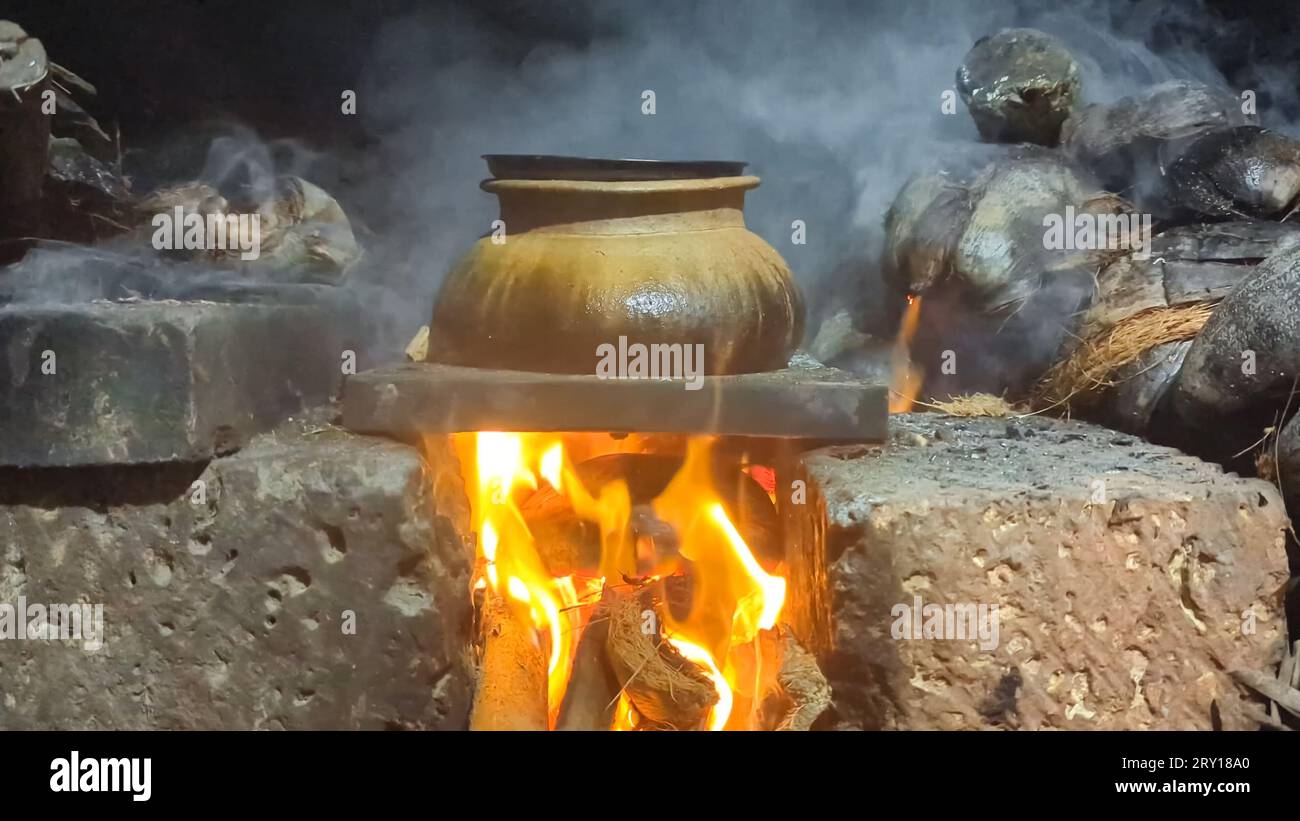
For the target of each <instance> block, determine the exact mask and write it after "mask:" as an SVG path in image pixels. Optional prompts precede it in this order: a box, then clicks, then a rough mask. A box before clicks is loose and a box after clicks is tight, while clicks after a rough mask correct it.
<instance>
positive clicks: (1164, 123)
mask: <svg viewBox="0 0 1300 821" xmlns="http://www.w3.org/2000/svg"><path fill="white" fill-rule="evenodd" d="M1254 122H1255V118H1254V116H1253V115H1247V114H1245V113H1243V112H1242V110H1241V100H1240V99H1239V98H1237V97H1236V96H1234V95H1233V94H1231V93H1229V92H1226V91H1221V90H1219V89H1215V88H1211V87H1209V86H1206V85H1203V84H1201V83H1196V82H1191V81H1187V80H1172V81H1169V82H1165V83H1160V84H1158V85H1154V86H1151V87H1150V88H1147V89H1144V90H1143V91H1142V92H1140V93H1138V94H1135V95H1133V96H1131V97H1125V98H1123V99H1121V100H1118V101H1117V102H1115V103H1110V104H1106V105H1099V104H1094V105H1088V106H1084V107H1082V108H1080V109H1078V110H1077V111H1076V112H1075V113H1074V114H1072V115H1071V116H1070V118H1069V119H1068V120H1066V122H1065V124H1064V125H1063V126H1062V128H1061V145H1062V148H1064V150H1065V152H1066V154H1067V155H1069V156H1070V157H1071V158H1072V159H1073V160H1074V161H1075V162H1078V163H1079V164H1080V165H1082V166H1083V167H1084V168H1086V169H1087V170H1088V171H1089V172H1090V173H1092V174H1093V175H1095V176H1096V177H1097V179H1098V180H1099V181H1100V182H1101V184H1102V185H1104V186H1106V187H1107V188H1108V189H1109V190H1111V191H1116V192H1119V193H1121V194H1123V195H1124V196H1125V197H1126V198H1128V199H1129V200H1131V201H1133V202H1135V203H1136V204H1137V205H1138V207H1139V208H1142V209H1144V210H1151V211H1154V212H1157V213H1162V214H1163V212H1164V209H1165V191H1164V186H1165V180H1164V179H1163V174H1162V169H1164V168H1165V167H1166V166H1167V165H1168V164H1169V163H1171V162H1173V161H1174V160H1175V159H1177V158H1178V156H1179V155H1180V154H1181V153H1182V152H1183V151H1184V150H1185V149H1186V148H1187V146H1189V145H1190V144H1191V143H1193V142H1194V141H1195V140H1197V139H1199V138H1200V137H1202V136H1204V135H1206V134H1209V133H1212V132H1215V131H1221V130H1224V129H1228V128H1232V127H1234V126H1239V125H1249V124H1252V123H1254Z"/></svg>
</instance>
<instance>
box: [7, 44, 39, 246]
mask: <svg viewBox="0 0 1300 821" xmlns="http://www.w3.org/2000/svg"><path fill="white" fill-rule="evenodd" d="M48 89H49V61H48V60H47V58H46V56H45V47H44V46H42V45H41V41H40V40H37V39H36V38H35V37H30V36H28V34H27V32H26V31H24V30H23V29H22V27H21V26H19V25H18V24H16V23H11V22H9V21H8V20H0V240H6V239H16V238H21V237H31V236H35V235H36V233H37V231H38V230H39V227H40V223H41V189H42V186H43V185H44V180H45V165H46V158H47V156H48V152H49V145H50V115H49V114H48V113H46V112H45V111H44V110H42V102H43V100H42V95H43V94H44V92H45V91H46V90H48ZM17 250H18V251H19V252H21V248H18V249H17ZM14 252H15V248H13V247H5V246H4V245H0V258H4V257H6V256H8V255H12V254H13V253H14Z"/></svg>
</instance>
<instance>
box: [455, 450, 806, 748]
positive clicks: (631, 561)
mask: <svg viewBox="0 0 1300 821" xmlns="http://www.w3.org/2000/svg"><path fill="white" fill-rule="evenodd" d="M603 439H604V442H603V443H602V442H601V441H599V439H598V438H597V437H594V436H593V435H590V434H564V435H560V434H540V433H496V432H480V433H466V434H456V435H455V436H454V437H453V440H454V444H455V447H456V449H457V451H458V453H459V454H460V456H461V461H462V464H463V465H472V466H473V470H472V471H471V473H472V475H471V476H470V477H469V488H470V506H471V511H472V517H471V518H472V521H473V525H474V529H475V532H477V533H478V547H477V550H478V555H477V561H476V569H475V573H474V576H473V578H472V580H471V585H472V586H473V587H474V588H475V589H486V590H488V591H491V593H492V594H495V595H501V596H504V597H505V598H506V600H507V601H508V602H509V603H510V606H511V607H512V608H514V610H515V612H516V613H517V614H518V616H519V617H520V618H523V619H527V621H528V623H529V624H531V625H532V627H533V629H534V632H535V637H536V641H537V644H538V646H539V647H541V648H542V649H543V650H544V651H545V652H546V653H547V654H548V668H547V669H548V681H547V702H548V707H549V710H550V715H551V723H552V726H554V721H555V718H556V716H557V714H558V711H559V706H560V703H561V701H562V699H563V696H564V691H565V688H566V686H567V684H568V677H569V674H570V668H571V667H572V663H573V651H574V649H575V648H574V644H575V637H577V636H579V635H581V631H582V628H583V626H584V624H585V620H586V618H587V617H588V615H589V613H590V611H591V609H592V608H590V607H586V606H584V605H589V604H592V603H594V602H596V601H597V600H598V599H599V597H600V595H601V591H602V589H603V588H604V585H605V581H606V579H612V580H616V581H615V583H616V584H617V583H619V582H623V583H629V582H628V581H627V580H632V579H636V578H640V577H644V576H645V575H646V574H645V573H641V574H640V575H638V571H639V570H641V571H644V570H645V569H646V568H644V567H639V566H638V552H637V544H636V540H635V539H634V537H633V533H632V524H631V522H632V501H631V498H630V494H629V491H628V488H627V485H626V483H624V482H622V481H612V482H608V483H606V484H605V485H604V486H602V487H601V488H600V490H599V491H598V492H596V493H594V494H593V493H592V492H591V491H589V490H588V489H587V487H586V486H585V485H584V484H583V482H582V481H581V480H580V479H579V478H578V476H577V474H576V473H575V472H574V464H575V463H574V461H573V458H574V456H575V455H578V454H580V455H581V456H582V457H583V458H590V457H591V456H594V455H601V451H604V452H606V453H608V452H615V451H620V450H625V449H627V448H628V441H627V440H628V439H632V437H627V439H624V440H621V441H615V440H613V439H610V438H609V437H607V436H606V437H603ZM636 446H638V445H633V447H636ZM710 446H711V439H709V438H708V437H693V438H691V439H690V440H689V441H688V443H687V451H686V460H685V462H684V464H683V465H682V467H681V468H680V469H679V470H678V471H677V473H676V474H675V475H674V477H673V478H672V480H671V481H670V482H669V484H668V486H667V487H666V488H665V489H664V490H663V492H662V493H660V494H659V496H658V497H656V498H655V499H654V500H653V501H652V503H651V506H652V508H653V510H654V512H655V514H656V515H657V516H658V517H659V518H660V519H662V520H663V522H665V523H667V524H669V525H671V526H672V527H673V529H674V530H675V532H676V533H677V537H678V544H679V551H678V555H676V556H672V557H669V558H667V559H663V558H660V559H656V560H655V561H656V563H657V566H654V567H653V568H651V569H650V570H651V572H650V575H651V577H652V578H658V577H660V576H667V575H670V574H688V575H689V576H690V577H691V579H692V585H691V589H692V603H691V608H690V613H689V614H688V615H687V617H686V618H683V619H678V618H675V617H674V615H673V614H672V613H671V612H667V607H666V606H665V608H664V610H665V612H663V613H662V614H661V616H662V622H663V625H664V629H663V633H664V636H665V639H666V640H667V641H669V642H670V643H671V644H672V646H673V647H675V648H676V649H677V650H678V652H680V653H681V654H682V656H683V657H685V658H686V659H688V660H690V661H692V662H695V663H696V664H698V665H700V667H701V668H703V670H704V673H705V675H706V676H708V678H709V679H710V680H711V681H712V682H713V685H714V687H715V689H716V690H717V692H718V701H717V703H716V704H715V705H714V707H713V709H712V710H711V712H710V714H709V716H708V718H707V720H706V725H707V727H708V728H709V729H711V730H720V729H723V728H729V727H736V726H744V722H745V721H746V720H748V713H747V712H745V710H744V709H743V708H744V707H745V706H746V705H748V703H749V702H748V701H746V699H747V698H749V697H750V696H751V695H752V693H753V692H754V688H753V684H752V682H750V681H748V680H743V681H742V679H743V678H745V676H744V675H742V674H740V673H738V672H737V671H738V670H749V669H752V664H749V665H748V666H747V665H746V664H745V663H737V662H738V659H740V658H741V656H744V657H745V658H749V657H752V655H753V654H754V649H755V648H756V647H757V641H758V637H759V633H760V631H763V630H770V629H772V628H773V627H775V626H776V624H777V622H778V620H779V618H780V614H781V609H782V606H783V605H784V603H785V597H786V580H785V579H784V578H782V577H781V576H779V575H774V574H772V573H768V572H767V571H766V570H764V568H763V567H762V566H761V565H760V564H759V562H758V561H757V559H755V557H754V554H753V552H752V551H751V550H750V548H749V546H748V545H747V544H746V542H745V539H744V537H743V536H742V535H741V532H740V530H739V529H738V528H737V526H736V524H735V523H734V522H732V520H731V518H730V516H729V515H728V513H727V508H726V507H725V506H724V503H723V500H722V497H721V496H720V495H719V494H718V493H717V491H716V489H715V488H714V486H713V470H712V462H711V455H710ZM542 483H545V485H548V486H549V487H550V488H552V489H554V490H555V491H557V492H560V493H562V494H563V495H564V496H565V497H566V499H567V500H568V502H569V503H570V505H571V506H572V508H573V511H574V513H575V514H576V515H577V516H578V517H579V518H581V519H584V520H586V521H589V522H593V523H595V524H596V525H597V526H598V528H599V533H600V542H601V556H600V563H599V567H598V568H595V569H594V571H591V570H589V572H588V573H587V574H586V575H584V574H582V573H579V574H577V575H576V577H575V576H574V575H570V576H565V577H561V578H555V577H552V576H551V575H550V573H549V572H548V571H547V569H546V566H545V563H544V562H543V560H542V558H541V554H540V553H539V552H538V550H537V545H536V543H535V541H534V537H533V534H532V533H531V532H530V531H529V528H528V525H527V523H526V521H525V519H524V516H523V514H522V512H521V508H520V505H522V504H523V502H524V501H525V500H527V498H528V496H529V495H530V494H531V493H533V492H535V491H537V490H538V488H540V487H543V484H542ZM547 492H550V491H547ZM649 555H650V556H653V551H650V552H649ZM646 557H647V553H646V552H645V551H642V564H644V561H645V559H646ZM778 569H779V568H778ZM750 645H753V646H752V647H751V646H750ZM738 653H739V654H740V655H736V654H738ZM733 656H734V657H733ZM639 721H640V717H639V716H638V715H637V712H636V709H635V707H634V705H633V704H632V703H631V701H630V700H629V699H628V698H627V696H626V695H625V694H624V695H622V696H621V697H620V701H619V704H618V706H617V708H616V711H615V719H614V722H613V729H635V728H636V726H637V724H638V723H639Z"/></svg>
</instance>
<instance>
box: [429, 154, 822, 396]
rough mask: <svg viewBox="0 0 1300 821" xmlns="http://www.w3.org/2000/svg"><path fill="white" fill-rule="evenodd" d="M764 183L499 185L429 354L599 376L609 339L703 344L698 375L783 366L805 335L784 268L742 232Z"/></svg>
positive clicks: (453, 276)
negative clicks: (497, 216) (497, 211)
mask: <svg viewBox="0 0 1300 821" xmlns="http://www.w3.org/2000/svg"><path fill="white" fill-rule="evenodd" d="M757 185H758V178H757V177H748V176H727V177H713V178H708V179H660V180H636V181H627V180H614V181H610V180H547V179H492V180H487V181H485V182H484V183H483V185H482V187H483V189H484V190H485V191H489V192H491V193H493V194H496V195H497V197H498V199H499V201H500V205H501V220H502V221H503V223H504V225H505V235H504V237H498V238H496V241H494V238H493V237H492V236H487V237H484V238H483V239H480V240H479V241H478V242H477V243H476V244H475V245H474V247H473V249H472V250H471V251H470V252H469V253H468V254H467V255H466V256H465V257H464V258H463V259H462V260H461V261H460V262H459V263H458V264H457V265H456V267H455V268H454V269H453V270H452V271H451V273H450V274H449V275H448V276H447V279H446V280H445V281H444V283H443V286H442V290H441V292H440V293H439V295H438V300H437V303H436V305H435V306H434V311H433V323H432V329H431V333H430V344H429V359H430V360H431V361H438V362H445V363H451V364H459V365H472V366H478V367H490V368H509V369H515V370H528V371H548V372H554V373H593V372H594V371H595V369H596V366H597V362H598V359H599V357H598V354H597V348H598V347H599V346H600V345H602V344H606V343H608V344H610V345H613V346H615V347H617V346H618V345H619V337H625V338H626V342H627V344H628V345H632V344H634V343H643V344H646V345H649V344H654V343H667V344H673V343H681V344H688V345H694V344H697V343H698V344H702V345H703V346H704V348H703V355H704V369H703V372H704V373H708V374H723V373H745V372H752V371H760V370H770V369H776V368H782V367H785V365H786V362H787V361H788V358H789V355H790V354H791V353H792V352H793V350H794V348H795V346H796V345H797V344H798V342H799V341H800V338H801V336H802V334H803V319H804V307H803V298H802V296H801V295H800V293H799V289H798V287H797V286H796V284H795V282H794V280H793V278H792V277H791V274H790V269H789V268H788V267H787V266H786V264H785V261H784V260H782V259H781V256H780V254H778V253H777V252H776V251H775V250H774V249H773V248H772V247H771V246H770V245H768V244H767V243H766V242H764V241H763V240H762V239H760V238H759V237H758V236H757V235H755V234H752V233H750V232H749V230H747V229H746V228H745V221H744V216H743V213H742V209H743V208H744V197H745V192H746V191H748V190H749V189H751V188H754V187H756V186H757Z"/></svg>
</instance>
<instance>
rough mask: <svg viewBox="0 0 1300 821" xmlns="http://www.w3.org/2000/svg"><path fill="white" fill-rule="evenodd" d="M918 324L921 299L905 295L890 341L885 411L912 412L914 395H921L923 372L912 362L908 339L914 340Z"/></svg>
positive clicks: (910, 343)
mask: <svg viewBox="0 0 1300 821" xmlns="http://www.w3.org/2000/svg"><path fill="white" fill-rule="evenodd" d="M920 324H921V297H920V296H919V295H917V294H908V295H907V308H906V309H905V310H904V311H903V321H902V322H901V323H900V324H899V326H898V337H897V339H895V341H894V353H893V358H892V359H893V361H892V371H893V377H892V383H893V384H891V385H890V390H889V412H890V413H907V412H908V411H910V410H911V409H912V404H913V403H914V402H915V401H916V397H917V395H918V394H919V393H920V392H921V383H922V382H923V381H924V379H925V374H924V371H922V370H921V368H920V366H918V365H916V364H915V363H913V362H912V355H911V351H912V340H913V339H915V338H916V329H917V328H918V327H919V326H920Z"/></svg>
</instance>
